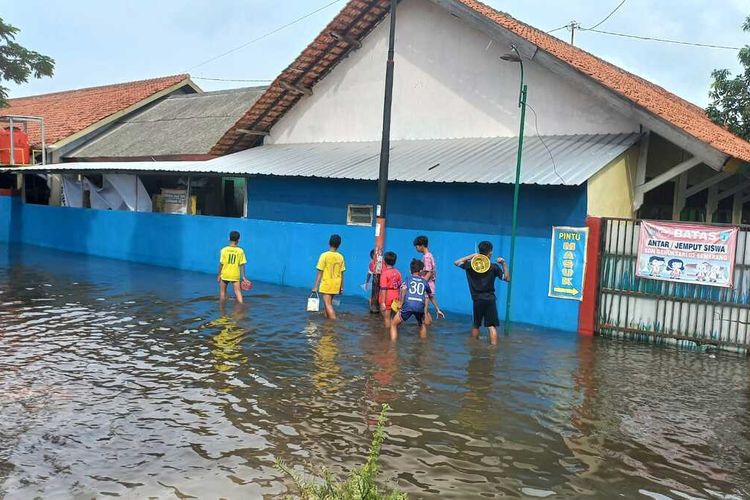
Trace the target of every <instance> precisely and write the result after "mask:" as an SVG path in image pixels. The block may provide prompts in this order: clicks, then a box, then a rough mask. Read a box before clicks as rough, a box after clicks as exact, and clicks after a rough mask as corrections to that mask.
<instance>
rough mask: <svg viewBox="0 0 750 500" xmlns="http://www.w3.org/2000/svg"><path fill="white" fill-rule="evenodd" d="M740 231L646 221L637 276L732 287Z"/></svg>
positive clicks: (642, 231)
mask: <svg viewBox="0 0 750 500" xmlns="http://www.w3.org/2000/svg"><path fill="white" fill-rule="evenodd" d="M738 232H739V230H738V229H737V228H736V227H727V228H725V227H717V226H702V225H698V224H683V223H680V222H653V221H643V222H641V233H640V238H639V240H638V263H637V269H636V276H638V277H639V278H647V279H652V280H662V281H673V282H675V283H692V284H696V285H707V286H719V287H724V288H732V287H733V286H734V283H733V278H734V259H735V252H736V250H737V234H738Z"/></svg>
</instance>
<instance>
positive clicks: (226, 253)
mask: <svg viewBox="0 0 750 500" xmlns="http://www.w3.org/2000/svg"><path fill="white" fill-rule="evenodd" d="M239 242H240V233H238V232H237V231H232V232H231V233H229V245H228V246H225V247H224V248H222V249H221V254H220V257H219V275H218V276H217V278H216V280H217V281H218V282H219V299H220V300H221V301H222V302H223V301H224V300H226V298H227V286H228V285H229V284H231V285H232V287H233V288H234V296H235V297H237V302H239V303H240V304H242V287H241V281H245V280H247V276H245V264H247V259H246V258H245V251H244V250H242V249H241V248H240V247H239V246H238V243H239Z"/></svg>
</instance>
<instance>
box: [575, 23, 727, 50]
mask: <svg viewBox="0 0 750 500" xmlns="http://www.w3.org/2000/svg"><path fill="white" fill-rule="evenodd" d="M582 29H583V28H582ZM585 31H591V32H592V33H600V34H602V35H611V36H619V37H624V38H635V39H636V40H646V41H649V42H663V43H674V44H677V45H689V46H693V47H706V48H710V49H726V50H740V49H741V48H742V47H732V46H729V45H714V44H710V43H698V42H685V41H682V40H670V39H668V38H656V37H650V36H641V35H631V34H628V33H617V32H614V31H604V30H596V29H586V30H585Z"/></svg>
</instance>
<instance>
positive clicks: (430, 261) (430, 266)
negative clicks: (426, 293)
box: [414, 235, 437, 326]
mask: <svg viewBox="0 0 750 500" xmlns="http://www.w3.org/2000/svg"><path fill="white" fill-rule="evenodd" d="M428 245H429V240H428V239H427V236H423V235H422V236H417V237H416V238H414V248H415V249H416V250H417V252H419V253H421V254H422V262H424V270H423V271H422V277H423V278H424V279H425V280H427V283H428V284H429V285H430V290H432V294H433V295H435V294H436V293H437V292H436V288H435V282H436V281H437V264H436V263H435V257H433V256H432V253H430V249H429V248H428ZM431 323H432V316H431V315H430V311H429V307H428V309H427V314H426V315H425V324H426V325H428V326H429V325H430V324H431Z"/></svg>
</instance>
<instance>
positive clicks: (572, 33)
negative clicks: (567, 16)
mask: <svg viewBox="0 0 750 500" xmlns="http://www.w3.org/2000/svg"><path fill="white" fill-rule="evenodd" d="M568 27H569V28H570V44H571V45H575V41H576V29H577V28H580V27H581V24H580V23H578V22H577V21H570V24H569V25H568Z"/></svg>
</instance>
